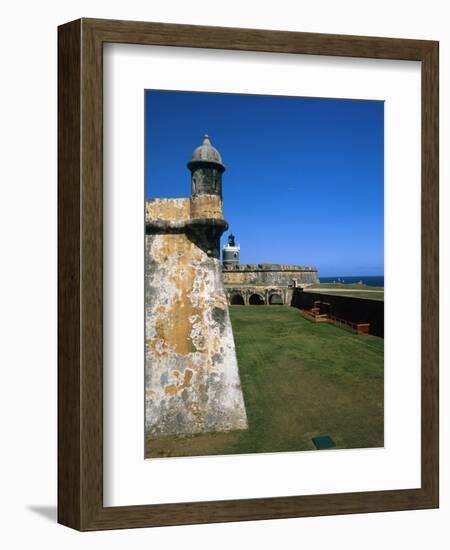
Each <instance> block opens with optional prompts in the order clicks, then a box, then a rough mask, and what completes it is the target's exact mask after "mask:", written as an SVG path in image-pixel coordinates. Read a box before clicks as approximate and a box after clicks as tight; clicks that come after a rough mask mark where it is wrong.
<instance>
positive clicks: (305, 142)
mask: <svg viewBox="0 0 450 550" xmlns="http://www.w3.org/2000/svg"><path fill="white" fill-rule="evenodd" d="M145 107H146V109H145V112H146V124H145V132H146V140H145V147H146V152H145V153H146V154H145V158H146V167H145V179H146V181H145V187H146V189H145V191H146V197H188V196H189V194H190V172H189V170H188V169H187V167H186V163H187V162H188V160H189V158H190V156H191V153H192V151H193V149H194V148H195V147H197V146H198V145H200V144H201V142H202V139H203V135H204V134H205V133H207V134H209V136H210V139H211V142H212V144H213V145H214V146H215V147H216V148H217V149H218V150H219V151H220V153H221V155H222V159H223V162H224V164H225V167H226V171H225V173H224V174H223V200H224V213H225V219H226V220H227V221H228V223H229V225H230V230H231V231H232V232H233V233H234V234H235V235H236V240H237V242H238V243H240V245H241V262H242V263H291V264H301V265H311V266H315V267H317V268H318V270H319V276H320V275H322V276H323V277H326V276H344V275H347V276H349V275H383V273H384V267H383V266H384V263H383V257H384V228H383V227H384V103H383V102H381V101H360V100H340V99H338V100H336V99H320V98H297V97H280V96H255V95H240V94H213V93H199V92H170V91H152V90H147V91H146V93H145ZM226 237H227V233H225V234H224V236H223V237H222V242H225V240H226Z"/></svg>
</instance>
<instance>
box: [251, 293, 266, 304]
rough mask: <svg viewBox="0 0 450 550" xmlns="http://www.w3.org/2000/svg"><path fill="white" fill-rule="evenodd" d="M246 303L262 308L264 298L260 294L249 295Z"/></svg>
mask: <svg viewBox="0 0 450 550" xmlns="http://www.w3.org/2000/svg"><path fill="white" fill-rule="evenodd" d="M248 303H249V304H250V305H251V306H263V305H264V304H265V302H264V298H263V297H262V296H261V294H251V295H250V298H249V300H248Z"/></svg>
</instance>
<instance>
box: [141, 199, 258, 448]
mask: <svg viewBox="0 0 450 550" xmlns="http://www.w3.org/2000/svg"><path fill="white" fill-rule="evenodd" d="M218 199H219V197H217V196H213V197H212V198H211V199H208V196H203V197H202V199H201V201H198V202H194V208H192V207H193V201H191V200H190V199H152V200H148V201H146V223H147V224H148V227H150V229H149V231H148V232H147V234H146V237H145V254H146V266H145V309H146V311H145V317H146V327H145V336H146V345H145V348H146V349H145V352H146V371H145V372H146V383H145V387H146V396H145V406H146V411H145V412H146V431H147V434H149V435H151V436H154V437H157V436H158V435H168V434H193V433H200V432H208V431H228V430H238V429H245V428H247V417H246V412H245V405H244V399H243V395H242V390H241V386H240V380H239V371H238V366H237V359H236V352H235V346H234V339H233V333H232V328H231V323H230V318H229V313H228V306H227V300H226V297H225V293H224V287H223V282H222V273H221V265H220V260H219V259H218V258H217V257H214V254H211V253H210V249H211V248H214V247H215V246H216V245H215V244H214V243H206V244H204V243H203V244H202V243H201V244H202V245H201V246H199V243H198V242H197V241H196V238H195V234H194V236H193V235H192V234H191V233H190V225H189V224H190V223H191V222H192V221H193V219H195V220H200V222H199V223H200V227H201V224H202V223H203V222H202V221H201V220H202V216H205V218H204V223H205V227H208V219H209V218H213V219H214V218H215V219H217V220H220V219H222V218H223V216H222V214H221V202H220V201H219V202H217V201H218ZM192 209H194V216H193V213H192ZM158 221H160V222H162V221H164V222H169V225H170V224H173V225H174V226H176V227H177V230H176V231H174V232H166V233H165V232H164V230H163V229H161V230H155V232H154V233H152V229H151V228H152V227H153V226H152V223H153V222H158ZM154 226H155V227H157V224H156V225H154ZM183 226H185V227H186V231H184V230H183V229H182V228H183ZM213 229H214V226H213ZM222 230H223V229H221V230H220V232H221V231H222ZM211 235H212V237H211V239H212V241H214V240H215V239H217V236H216V234H215V233H214V232H213V233H211ZM207 236H208V233H207V231H206V232H205V231H202V238H203V239H205V240H206V241H207V240H208V237H207Z"/></svg>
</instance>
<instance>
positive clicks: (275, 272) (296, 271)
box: [223, 264, 319, 287]
mask: <svg viewBox="0 0 450 550" xmlns="http://www.w3.org/2000/svg"><path fill="white" fill-rule="evenodd" d="M223 281H224V283H225V284H226V285H239V284H248V285H263V286H270V285H274V286H283V287H289V286H291V287H295V286H305V285H309V284H313V283H318V282H319V279H318V277H317V270H316V269H314V268H312V267H303V266H295V265H283V264H238V265H233V266H224V267H223Z"/></svg>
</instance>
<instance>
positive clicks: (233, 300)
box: [230, 292, 245, 306]
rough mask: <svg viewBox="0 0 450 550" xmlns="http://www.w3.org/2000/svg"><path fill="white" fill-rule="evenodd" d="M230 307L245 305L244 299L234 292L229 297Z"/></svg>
mask: <svg viewBox="0 0 450 550" xmlns="http://www.w3.org/2000/svg"><path fill="white" fill-rule="evenodd" d="M230 305H232V306H243V305H245V301H244V297H243V296H242V294H240V293H239V292H234V293H233V294H232V295H231V296H230Z"/></svg>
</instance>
